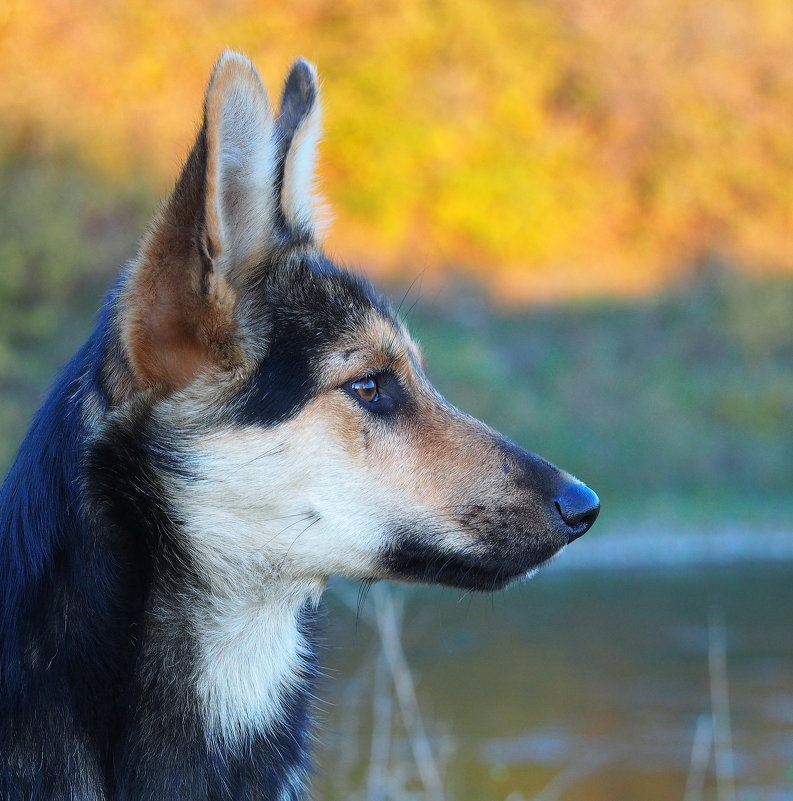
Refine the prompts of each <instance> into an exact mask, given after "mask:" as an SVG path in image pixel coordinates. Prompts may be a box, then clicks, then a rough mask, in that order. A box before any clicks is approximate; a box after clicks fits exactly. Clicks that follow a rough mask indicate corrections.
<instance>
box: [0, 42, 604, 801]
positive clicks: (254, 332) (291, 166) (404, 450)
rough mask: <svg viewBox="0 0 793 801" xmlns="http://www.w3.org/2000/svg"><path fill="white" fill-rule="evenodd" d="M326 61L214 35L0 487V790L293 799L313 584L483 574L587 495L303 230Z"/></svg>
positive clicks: (483, 584) (572, 529)
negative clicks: (259, 61) (199, 84)
mask: <svg viewBox="0 0 793 801" xmlns="http://www.w3.org/2000/svg"><path fill="white" fill-rule="evenodd" d="M319 134H320V103H319V91H318V84H317V78H316V73H315V70H314V68H313V67H312V66H311V65H310V64H309V63H308V62H306V61H304V60H302V59H300V60H298V61H297V62H296V63H295V64H294V66H293V67H292V69H291V71H290V73H289V75H288V78H287V80H286V83H285V86H284V90H283V94H282V98H281V104H280V110H279V112H278V114H277V115H276V114H274V113H273V111H272V110H271V108H270V105H269V102H268V98H267V94H266V92H265V89H264V88H263V85H262V82H261V79H260V77H259V75H258V73H257V72H256V70H255V68H254V67H253V65H252V64H251V62H250V61H249V60H248V59H246V58H245V57H243V56H241V55H238V54H236V53H234V52H226V53H224V54H223V55H222V56H221V58H220V59H219V61H218V62H217V64H216V66H215V68H214V71H213V72H212V75H211V78H210V81H209V85H208V88H207V91H206V96H205V101H204V113H203V123H202V125H201V128H200V130H199V133H198V135H197V139H196V141H195V145H194V147H193V148H192V151H191V152H190V155H189V157H188V159H187V161H186V164H185V167H184V169H183V171H182V173H181V176H180V177H179V179H178V180H177V182H176V185H175V187H174V189H173V191H172V193H171V195H170V197H169V198H168V199H167V200H166V201H165V203H164V204H163V206H162V207H161V209H160V210H159V212H158V213H157V215H156V216H155V218H154V220H153V222H152V223H151V226H150V228H149V230H148V233H147V234H146V235H145V237H144V238H143V240H142V243H141V245H140V248H139V252H138V254H137V256H136V257H135V258H134V259H133V260H132V261H131V262H130V263H129V264H128V265H127V266H126V267H125V269H124V270H123V271H122V274H121V275H120V277H119V278H118V280H117V281H116V283H115V285H114V286H113V287H112V289H111V290H110V292H109V294H108V296H107V298H106V301H105V303H104V305H103V307H102V309H101V311H100V313H99V315H98V319H97V323H96V327H95V330H94V331H93V333H92V334H91V336H90V337H89V338H88V340H87V341H86V342H85V344H84V345H83V346H82V347H81V348H80V350H79V351H78V352H77V353H76V355H75V356H74V357H73V358H72V360H71V361H70V362H69V363H68V365H67V366H66V367H65V369H64V370H63V372H62V374H61V375H60V377H59V378H58V379H57V381H56V383H55V385H54V387H53V388H52V390H51V392H50V394H49V396H48V398H47V399H46V401H45V402H44V405H43V406H42V407H41V409H40V410H39V411H38V413H37V414H36V415H35V417H34V420H33V422H32V425H31V428H30V430H29V432H28V434H27V436H26V438H25V440H24V442H23V444H22V446H21V448H20V451H19V453H18V455H17V457H16V459H15V461H14V463H13V465H12V467H11V469H10V472H9V474H8V476H7V478H6V481H5V483H4V485H3V488H2V507H1V511H0V594H1V595H0V598H1V599H2V600H0V626H1V628H0V798H2V799H4V800H5V801H23V800H24V801H44V800H45V799H46V801H55V800H56V799H57V801H111V800H112V801H132V800H133V799H134V801H177V799H178V800H179V801H185V800H186V799H191V800H192V801H200V800H202V799H205V800H206V801H210V800H211V801H224V800H225V799H229V800H230V799H235V800H237V799H239V800H240V801H241V800H242V799H245V800H246V801H254V799H257V800H260V801H265V800H266V801H298V799H303V798H305V793H306V784H307V778H306V777H307V773H308V769H309V756H308V751H309V749H308V737H309V728H310V699H311V695H312V690H313V687H314V682H315V676H316V673H317V657H316V653H317V636H318V635H317V619H318V614H319V608H320V596H321V595H322V592H323V589H324V587H325V584H326V581H327V579H328V577H329V576H332V575H339V576H347V577H352V578H358V579H364V580H379V579H399V580H405V581H409V582H427V583H436V584H443V585H447V586H450V587H457V588H464V589H466V590H498V589H500V588H502V587H504V586H506V585H507V584H509V583H510V582H512V581H515V580H517V579H520V578H523V577H526V576H527V575H530V574H531V573H532V572H533V571H535V570H536V569H537V568H538V567H540V566H541V565H543V564H544V563H546V562H547V561H548V560H549V559H551V558H552V557H553V556H554V555H555V554H557V552H559V551H560V550H561V549H562V548H564V547H565V546H566V545H567V544H568V543H569V542H571V541H572V540H574V539H576V538H577V537H579V536H580V535H581V534H583V533H584V532H585V531H587V530H588V529H589V528H590V526H591V525H592V523H593V522H594V520H595V518H596V516H597V514H598V510H599V502H598V499H597V496H596V495H595V493H594V492H592V490H590V489H589V488H587V487H586V486H585V485H584V484H582V483H581V482H579V481H578V480H576V479H574V478H573V477H572V476H570V475H569V474H567V473H565V472H563V471H561V470H559V469H558V468H556V467H554V466H553V465H551V464H550V463H548V462H547V461H545V460H544V459H542V458H540V457H539V456H536V455H534V454H532V453H529V452H528V451H526V450H523V449H522V448H520V447H518V446H517V445H515V444H514V443H512V442H510V441H509V440H507V439H506V438H505V437H503V436H501V435H500V434H498V433H497V432H496V431H494V430H492V429H491V428H488V427H487V426H486V425H485V424H484V423H481V422H479V421H478V420H475V419H473V418H472V417H469V416H467V415H465V414H464V413H462V412H460V411H458V410H457V409H456V408H454V407H453V406H452V405H450V404H449V403H448V402H447V401H446V400H444V398H443V397H441V395H439V393H438V392H437V391H436V390H435V389H434V388H433V386H432V385H431V384H430V382H429V380H428V379H427V377H426V375H425V373H424V369H423V362H422V356H421V352H420V350H419V348H418V346H417V345H416V344H415V342H414V341H413V340H412V339H411V338H410V335H409V334H408V332H407V331H406V329H405V327H404V325H403V324H402V322H401V321H400V319H399V318H398V316H397V315H396V314H395V312H394V311H393V310H392V309H391V307H390V306H389V305H388V303H386V301H385V300H383V298H381V297H380V296H379V295H378V294H377V293H376V292H375V291H374V290H373V289H372V287H371V286H370V285H369V284H368V283H367V282H366V281H364V280H363V279H361V278H359V277H355V276H353V275H352V274H350V273H348V272H345V271H344V270H342V269H340V268H339V267H337V266H335V265H334V264H333V263H332V262H331V261H330V259H329V258H328V257H327V256H326V255H324V253H323V251H322V250H321V248H320V246H319V244H318V235H317V223H316V220H315V217H316V213H315V210H314V209H315V202H314V198H313V197H312V185H313V170H314V160H315V151H316V146H317V140H318V137H319Z"/></svg>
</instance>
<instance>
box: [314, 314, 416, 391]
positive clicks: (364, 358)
mask: <svg viewBox="0 0 793 801" xmlns="http://www.w3.org/2000/svg"><path fill="white" fill-rule="evenodd" d="M421 365H422V356H421V352H420V350H419V347H418V345H417V344H416V343H415V342H414V341H413V339H412V337H411V336H410V334H409V333H408V331H407V329H406V328H405V326H404V325H402V323H401V322H400V321H399V320H398V319H397V318H396V317H395V316H393V315H387V314H383V312H382V311H381V310H380V309H378V308H374V307H373V308H371V309H368V310H367V311H365V312H363V313H360V314H358V315H356V319H355V322H354V324H353V325H352V326H350V327H349V328H346V329H344V330H343V331H341V332H340V334H339V336H338V337H337V338H336V339H335V340H333V341H332V342H330V343H329V348H328V350H327V352H326V354H325V357H324V359H323V373H324V374H325V377H326V379H327V381H328V383H334V382H335V381H338V380H343V379H344V378H345V377H346V376H348V375H350V374H352V373H355V372H356V370H357V371H358V372H361V373H363V372H365V371H368V370H369V371H379V370H396V371H398V372H400V373H406V372H410V371H412V370H415V369H417V368H420V367H421Z"/></svg>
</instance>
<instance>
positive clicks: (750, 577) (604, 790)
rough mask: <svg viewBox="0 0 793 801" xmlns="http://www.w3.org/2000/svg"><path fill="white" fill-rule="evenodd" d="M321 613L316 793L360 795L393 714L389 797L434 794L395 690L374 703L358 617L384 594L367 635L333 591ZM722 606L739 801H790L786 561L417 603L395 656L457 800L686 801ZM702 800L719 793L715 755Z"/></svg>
mask: <svg viewBox="0 0 793 801" xmlns="http://www.w3.org/2000/svg"><path fill="white" fill-rule="evenodd" d="M345 586H346V585H345ZM349 589H350V587H349V586H347V587H346V589H345V588H342V592H347V591H348V590H349ZM393 590H394V591H395V592H399V591H400V590H399V589H398V587H397V586H396V585H394V587H393ZM328 600H329V620H328V650H327V652H326V653H325V657H324V664H325V665H326V667H327V672H328V676H329V678H328V679H327V680H326V681H325V682H324V683H323V686H322V687H321V688H320V695H321V697H322V698H323V700H326V701H328V702H330V703H329V704H328V705H327V706H326V707H324V709H325V712H324V718H325V722H324V724H323V726H322V729H321V734H320V740H321V741H322V742H323V747H322V749H321V752H320V771H319V774H318V776H317V778H316V781H315V785H314V786H315V794H316V797H317V798H318V799H323V800H324V801H341V800H342V799H345V801H349V799H352V798H364V797H366V790H365V788H366V782H367V771H368V769H369V765H370V763H371V761H372V758H373V757H372V754H371V750H370V749H371V740H372V722H373V719H378V717H382V716H383V714H385V715H387V716H388V717H389V720H390V721H393V725H392V726H391V729H392V731H391V734H390V737H391V742H390V744H389V745H388V749H389V758H388V763H387V766H388V771H390V772H391V773H392V774H393V773H394V771H396V772H397V773H398V772H399V771H400V770H402V771H403V775H402V776H401V777H400V776H397V777H396V778H394V777H393V776H392V778H391V781H392V784H398V783H399V782H400V781H401V782H403V786H404V787H405V788H408V789H406V790H405V791H404V794H403V797H405V798H407V797H415V798H423V797H424V796H422V795H421V794H420V793H419V792H418V790H419V789H420V786H421V785H420V783H419V782H417V781H416V780H415V779H414V778H411V775H410V774H411V770H412V767H411V765H412V761H411V751H410V749H409V747H408V741H407V739H406V737H405V732H404V729H403V727H402V726H401V724H400V716H399V713H398V704H397V702H396V700H394V698H393V697H392V698H391V699H390V701H389V700H388V698H386V699H385V701H384V700H383V699H384V696H383V693H382V687H383V686H387V682H386V684H385V685H384V684H381V692H380V693H379V695H378V697H379V698H380V702H379V703H380V706H379V708H376V707H375V704H376V703H377V702H376V701H375V700H373V696H374V694H375V693H374V692H373V684H374V676H375V674H376V672H377V671H376V669H375V668H376V654H377V651H378V638H377V637H376V636H375V635H374V634H373V630H372V628H371V626H370V625H369V624H368V623H367V622H365V620H364V619H363V618H364V617H365V616H366V614H367V613H368V612H370V611H371V608H372V606H373V603H374V602H373V599H372V598H369V599H367V600H366V601H365V602H364V604H363V609H364V615H363V616H362V619H361V620H358V621H357V622H356V618H355V613H354V612H353V611H351V610H350V609H349V608H348V607H347V606H345V605H344V604H343V603H341V602H340V601H339V597H338V596H334V593H333V592H331V593H330V594H329V599H328ZM714 610H715V613H716V615H717V617H722V618H723V620H724V623H725V627H726V634H727V646H726V652H727V676H728V682H729V703H730V715H731V731H730V733H731V736H732V745H733V754H732V761H733V764H734V770H735V776H736V785H737V788H738V798H739V799H746V801H771V799H774V801H781V799H793V773H791V766H793V638H791V621H792V620H793V582H792V581H791V566H790V565H789V564H784V565H772V566H768V565H765V566H759V565H756V566H751V565H748V566H732V567H725V566H717V567H713V566H708V567H697V568H688V569H680V568H675V569H674V570H668V569H667V570H643V571H634V572H626V571H624V570H623V571H617V572H611V573H609V572H589V573H570V572H565V571H563V570H561V569H554V567H551V568H549V569H548V570H547V571H546V572H545V573H543V574H541V575H540V576H538V577H537V578H535V579H534V580H533V581H532V582H530V583H528V584H525V585H523V586H520V587H517V588H514V589H511V590H509V591H507V592H506V593H502V594H499V595H494V596H482V595H470V594H469V595H463V594H461V593H459V592H455V591H453V590H444V589H434V588H421V589H412V590H410V591H409V595H408V597H407V600H406V606H405V611H404V625H403V631H402V644H403V647H404V650H405V653H406V656H407V659H408V662H409V665H410V668H411V672H412V675H413V678H414V680H415V682H416V685H417V696H418V699H419V704H420V707H421V711H422V715H423V718H424V723H425V725H426V728H427V729H428V731H429V733H430V738H431V741H432V746H433V749H434V751H435V753H436V755H438V759H439V761H440V763H441V770H442V771H443V773H444V778H443V783H444V787H445V789H446V798H447V799H454V801H491V800H492V801H501V800H502V799H509V801H521V799H524V798H525V799H530V798H536V797H541V798H543V799H546V798H547V799H550V798H554V799H564V800H566V801H576V800H577V801H670V799H682V798H683V796H684V787H685V783H686V778H687V775H688V773H689V764H690V760H691V751H692V742H693V739H694V732H695V729H696V726H697V720H698V718H699V717H700V716H702V715H703V714H704V715H708V714H709V713H710V711H711V689H712V687H711V677H710V674H709V668H708V664H709V663H708V643H709V628H708V619H709V615H712V614H713V613H714ZM389 703H390V704H391V706H390V707H389V706H388V704H389ZM703 720H706V719H703ZM703 725H704V724H703ZM382 732H383V726H382V725H381V726H380V733H381V735H382ZM400 762H402V763H404V766H403V768H400V767H399V765H400ZM395 766H396V767H395ZM410 788H414V789H415V790H416V795H415V796H413V795H410V794H409V793H408V790H409V789H410ZM543 793H544V795H543ZM383 797H384V798H385V797H387V796H383ZM702 798H704V799H710V798H714V799H715V798H716V795H715V781H714V776H713V762H712V760H711V762H710V764H709V768H708V776H707V778H706V784H705V789H704V792H703V794H702Z"/></svg>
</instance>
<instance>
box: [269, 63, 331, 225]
mask: <svg viewBox="0 0 793 801" xmlns="http://www.w3.org/2000/svg"><path fill="white" fill-rule="evenodd" d="M276 133H277V141H278V161H277V164H278V176H277V184H278V189H279V192H278V201H279V212H280V215H281V219H282V221H283V224H284V225H285V227H286V229H287V231H288V233H289V235H290V237H292V238H294V239H304V240H309V241H310V240H313V239H314V238H315V237H316V234H317V228H318V225H317V219H316V217H317V215H316V211H317V208H318V206H319V205H320V204H319V199H318V198H317V197H316V195H315V193H314V177H315V176H314V173H315V169H316V155H317V145H318V143H319V139H320V137H321V135H322V108H321V106H320V101H319V85H318V82H317V71H316V69H315V68H314V66H313V65H312V64H310V63H309V62H308V61H306V60H305V59H303V58H299V59H297V61H295V63H294V64H293V65H292V69H291V70H290V71H289V75H288V76H287V78H286V82H285V83H284V90H283V93H282V95H281V109H280V112H279V114H278V119H277V120H276Z"/></svg>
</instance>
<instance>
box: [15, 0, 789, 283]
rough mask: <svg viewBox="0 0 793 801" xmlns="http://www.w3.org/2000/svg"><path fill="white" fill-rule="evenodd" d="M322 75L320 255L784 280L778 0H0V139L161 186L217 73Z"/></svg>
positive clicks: (785, 155)
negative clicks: (228, 68)
mask: <svg viewBox="0 0 793 801" xmlns="http://www.w3.org/2000/svg"><path fill="white" fill-rule="evenodd" d="M227 46H230V47H234V48H237V49H239V50H242V51H244V52H246V53H247V54H249V55H250V56H251V57H252V58H253V59H254V60H255V61H256V63H257V65H258V66H259V68H260V70H261V72H262V73H263V75H264V76H265V79H266V80H267V82H268V84H269V86H270V88H271V92H272V94H273V95H275V96H277V92H278V91H279V88H280V81H281V80H282V76H283V75H284V74H285V71H286V69H287V67H288V65H289V64H290V63H291V61H292V60H293V58H294V57H295V56H296V55H298V54H302V55H305V56H306V57H308V58H309V59H311V60H313V61H314V62H316V64H317V65H318V68H319V71H320V75H321V76H322V78H323V81H324V95H325V126H326V141H325V143H324V145H323V150H322V159H323V163H322V173H323V191H324V194H325V195H326V197H327V198H328V200H329V201H330V204H331V206H332V208H333V210H334V214H335V217H336V223H335V225H334V228H333V234H332V236H331V240H330V246H331V249H332V250H333V251H334V252H336V253H337V254H339V255H341V256H342V257H345V258H347V259H349V260H355V261H365V262H368V263H369V264H373V265H374V266H376V267H377V266H379V267H380V268H382V269H405V270H408V271H411V272H412V273H416V272H418V271H420V270H422V269H425V268H426V269H427V270H428V272H429V273H430V274H432V273H433V271H437V272H441V271H443V270H446V269H448V268H460V269H465V270H469V271H472V272H474V273H476V274H480V275H486V276H487V279H488V281H494V283H495V286H496V287H497V290H498V292H499V293H500V294H501V295H502V296H504V297H515V298H520V297H529V296H533V297H555V296H560V295H563V294H591V293H606V292H613V291H618V292H640V291H643V290H646V289H649V288H653V287H655V286H658V285H659V284H661V283H663V282H664V281H666V280H668V279H669V278H670V277H674V276H677V275H678V274H680V273H681V272H684V271H686V270H688V269H690V268H691V266H692V265H695V264H696V263H697V262H699V261H700V260H702V259H703V258H706V257H712V256H713V255H714V254H715V255H717V256H718V257H719V258H721V259H725V260H729V261H733V262H735V263H737V264H739V265H741V267H743V268H745V269H748V270H777V271H778V270H787V271H790V270H791V269H793V3H790V2H789V0H663V2H660V1H659V0H597V2H593V0H538V1H532V2H529V0H459V1H458V2H453V1H452V0H368V1H367V2H360V1H359V2H353V0H290V2H279V3H274V2H254V0H233V1H231V0H226V1H225V2H206V3H196V2H195V1H194V0H160V2H156V3H152V2H148V1H142V0H139V1H138V2H120V1H118V0H106V1H105V2H102V3H97V2H91V1H90V0H73V1H72V2H68V1H67V0H5V2H4V3H3V4H2V7H0V68H1V74H2V80H0V149H1V150H2V151H3V153H5V154H6V156H12V157H13V156H18V155H22V154H33V155H35V156H37V157H38V156H47V157H55V158H59V159H61V158H68V159H77V160H78V162H79V163H81V164H82V165H83V166H86V167H89V168H91V169H94V170H96V171H98V172H99V173H100V174H102V175H104V176H106V177H109V178H112V179H115V178H121V177H124V178H129V177H130V176H142V177H143V179H144V180H145V181H146V182H148V183H149V185H150V186H151V188H152V189H156V190H157V191H161V190H163V189H164V188H166V187H167V184H168V182H169V181H170V180H171V179H172V178H173V176H174V175H175V173H176V170H177V168H178V165H179V161H180V159H181V158H182V157H183V156H184V154H185V151H186V148H187V146H188V143H189V141H190V140H191V138H192V136H193V134H194V132H195V127H196V123H197V120H198V117H199V108H200V102H201V94H202V91H203V86H204V83H205V81H206V78H207V75H208V73H209V70H210V68H211V65H212V62H213V61H214V59H215V58H216V56H217V54H218V52H219V51H220V50H221V49H223V48H224V47H227Z"/></svg>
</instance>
